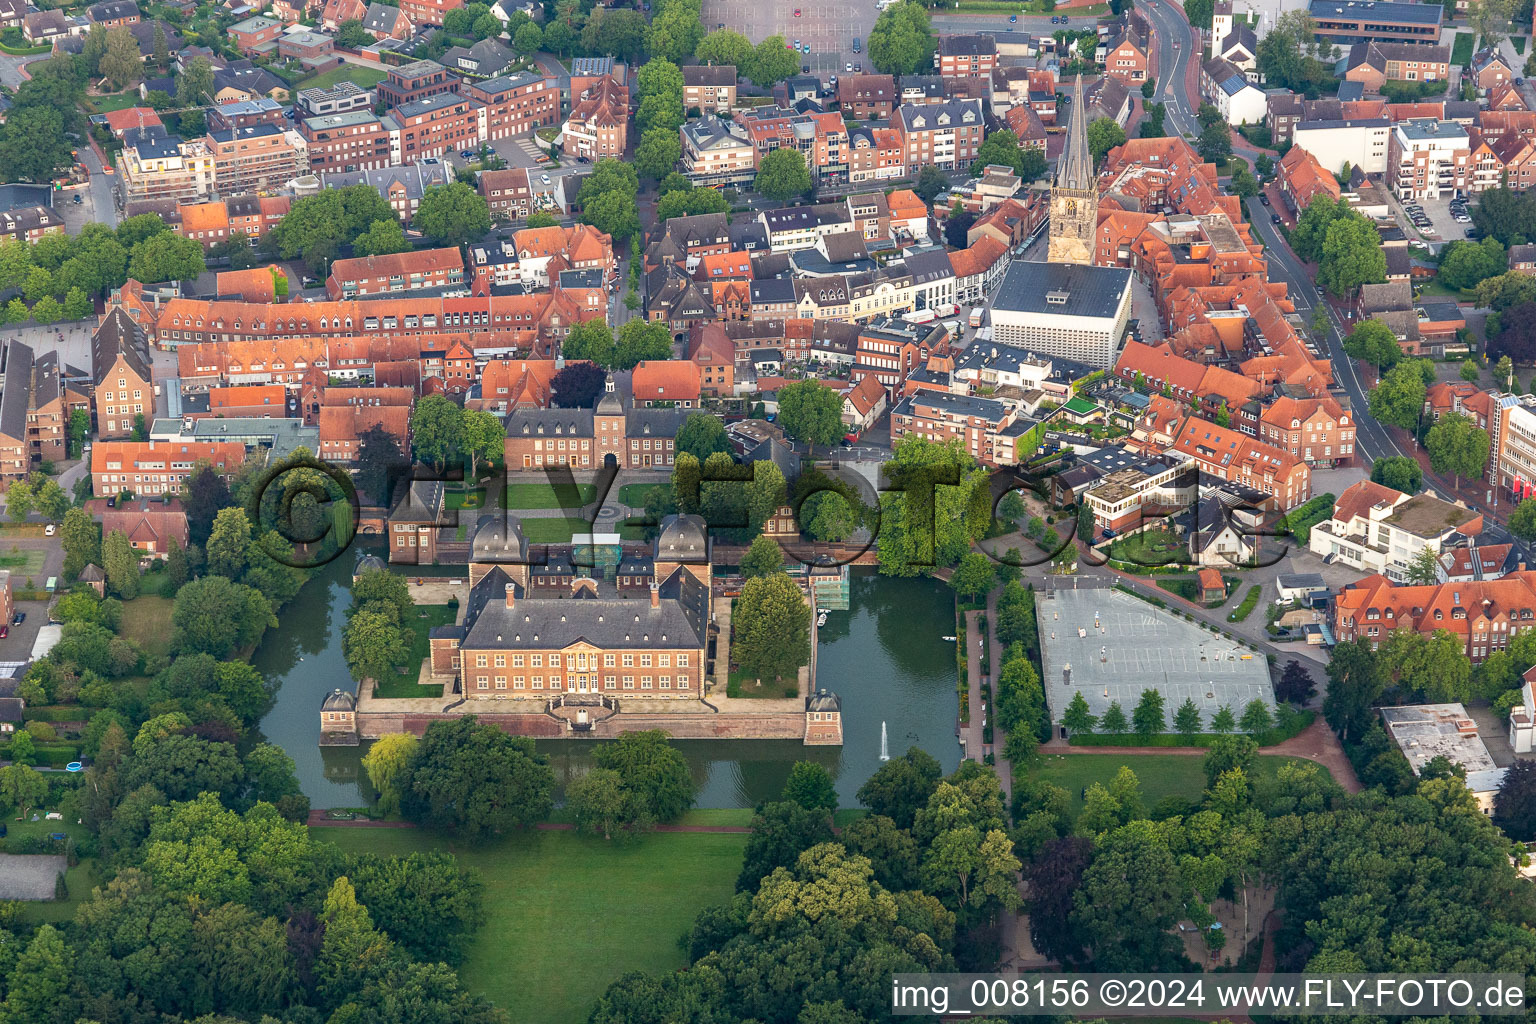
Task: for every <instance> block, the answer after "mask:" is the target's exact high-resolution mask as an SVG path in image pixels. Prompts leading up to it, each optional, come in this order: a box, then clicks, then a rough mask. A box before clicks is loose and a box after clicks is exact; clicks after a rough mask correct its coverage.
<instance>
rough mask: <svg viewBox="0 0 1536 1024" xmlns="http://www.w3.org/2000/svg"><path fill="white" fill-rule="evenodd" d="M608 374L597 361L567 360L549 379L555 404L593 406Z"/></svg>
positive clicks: (566, 407)
mask: <svg viewBox="0 0 1536 1024" xmlns="http://www.w3.org/2000/svg"><path fill="white" fill-rule="evenodd" d="M589 322H592V321H589ZM597 322H601V321H597ZM610 344H611V338H610ZM607 376H608V375H607V374H606V373H604V372H603V369H602V367H600V366H598V365H596V364H595V363H588V362H585V361H580V362H567V363H566V364H565V366H563V367H561V368H560V370H558V371H557V372H556V373H555V375H554V376H553V377H551V378H550V381H549V390H550V392H551V394H552V397H553V401H554V404H555V405H557V406H559V407H560V408H562V409H590V408H592V406H593V404H594V403H595V402H596V401H597V396H598V395H600V394H602V393H603V383H604V381H605V380H606V379H607ZM724 429H725V428H723V427H722V428H721V430H724Z"/></svg>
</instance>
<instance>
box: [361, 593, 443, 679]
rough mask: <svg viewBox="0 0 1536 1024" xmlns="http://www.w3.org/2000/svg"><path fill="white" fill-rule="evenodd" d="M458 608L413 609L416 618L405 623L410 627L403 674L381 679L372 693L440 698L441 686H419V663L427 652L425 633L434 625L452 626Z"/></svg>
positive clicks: (437, 606) (429, 607)
mask: <svg viewBox="0 0 1536 1024" xmlns="http://www.w3.org/2000/svg"><path fill="white" fill-rule="evenodd" d="M458 611H459V610H458V608H456V607H450V606H449V605H446V604H424V605H417V606H416V613H417V614H416V617H415V618H413V619H411V620H410V621H408V622H407V623H406V625H407V626H410V627H411V653H410V654H409V655H407V656H406V659H405V672H404V673H403V674H401V675H397V676H395V677H394V678H393V679H381V680H379V681H378V687H377V689H376V690H375V693H376V694H377V695H378V696H380V697H441V696H442V695H443V688H442V687H441V686H422V685H421V684H420V683H418V682H416V680H417V679H418V678H420V673H421V663H422V662H423V661H425V660H426V657H427V653H428V649H429V648H428V643H427V640H428V634H429V633H430V632H431V631H432V627H434V626H451V625H453V620H454V619H455V618H456V617H457V615H458Z"/></svg>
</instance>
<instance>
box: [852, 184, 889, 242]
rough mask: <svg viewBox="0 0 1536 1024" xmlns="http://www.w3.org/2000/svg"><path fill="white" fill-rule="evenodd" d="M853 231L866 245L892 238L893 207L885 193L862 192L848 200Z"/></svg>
mask: <svg viewBox="0 0 1536 1024" xmlns="http://www.w3.org/2000/svg"><path fill="white" fill-rule="evenodd" d="M847 205H848V217H849V219H850V220H852V221H853V230H854V231H855V232H856V233H857V234H858V236H859V237H860V238H862V239H864V241H865V242H866V243H868V242H872V241H874V240H876V239H880V238H889V237H891V206H890V203H888V202H887V201H886V198H885V193H884V192H860V193H858V194H856V195H851V196H849V197H848V199H847Z"/></svg>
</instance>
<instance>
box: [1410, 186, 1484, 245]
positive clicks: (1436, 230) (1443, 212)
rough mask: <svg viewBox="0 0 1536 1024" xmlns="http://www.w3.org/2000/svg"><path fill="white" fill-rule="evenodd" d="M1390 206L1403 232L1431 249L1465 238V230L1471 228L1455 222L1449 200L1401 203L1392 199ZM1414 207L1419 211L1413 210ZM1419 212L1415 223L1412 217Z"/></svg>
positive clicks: (1469, 224) (1422, 200)
mask: <svg viewBox="0 0 1536 1024" xmlns="http://www.w3.org/2000/svg"><path fill="white" fill-rule="evenodd" d="M1392 204H1393V207H1394V209H1393V213H1394V214H1395V215H1396V216H1397V221H1398V223H1399V224H1401V225H1402V226H1403V230H1404V231H1406V232H1408V237H1409V238H1421V239H1423V240H1424V241H1425V242H1428V243H1430V245H1431V248H1434V249H1438V248H1439V247H1440V245H1442V244H1444V243H1446V242H1454V241H1456V240H1457V239H1459V238H1466V237H1467V230H1468V229H1469V228H1471V227H1472V225H1471V223H1470V222H1468V223H1460V222H1458V221H1457V220H1456V218H1455V215H1454V214H1453V213H1452V212H1451V200H1450V199H1449V198H1442V199H1420V200H1409V201H1408V202H1401V203H1400V202H1399V201H1398V200H1397V199H1395V198H1394V199H1393V200H1392ZM1414 206H1417V207H1418V208H1419V209H1418V210H1414V209H1413V207H1414ZM1420 211H1422V217H1421V218H1420V219H1419V220H1418V221H1415V220H1414V218H1413V215H1414V214H1415V213H1416V212H1420ZM1426 220H1427V221H1428V222H1429V224H1428V226H1427V227H1426V226H1425V224H1424V221H1426Z"/></svg>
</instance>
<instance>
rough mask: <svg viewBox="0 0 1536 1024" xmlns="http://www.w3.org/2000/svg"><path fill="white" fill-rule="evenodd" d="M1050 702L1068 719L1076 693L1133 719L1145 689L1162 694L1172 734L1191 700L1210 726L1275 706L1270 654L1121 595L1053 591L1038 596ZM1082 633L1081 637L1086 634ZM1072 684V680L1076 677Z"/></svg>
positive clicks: (1097, 708)
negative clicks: (1225, 711)
mask: <svg viewBox="0 0 1536 1024" xmlns="http://www.w3.org/2000/svg"><path fill="white" fill-rule="evenodd" d="M1035 618H1036V621H1037V623H1038V626H1039V630H1040V661H1041V668H1042V670H1043V672H1044V680H1043V681H1044V685H1045V695H1046V701H1047V702H1048V703H1049V705H1050V708H1051V715H1052V716H1053V718H1054V719H1056V720H1058V721H1059V720H1060V718H1061V715H1062V713H1063V712H1064V711H1065V710H1066V707H1067V704H1068V703H1069V702H1070V701H1071V700H1072V695H1073V694H1074V693H1081V694H1082V695H1083V699H1084V700H1086V701H1087V702H1088V707H1089V709H1090V710H1092V712H1093V713H1094V714H1095V715H1102V714H1103V713H1104V711H1105V709H1106V708H1108V707H1109V705H1110V703H1111V702H1114V701H1118V702H1119V704H1120V709H1121V710H1122V711H1124V712H1125V715H1126V718H1127V719H1129V718H1130V715H1131V712H1132V711H1133V710H1134V709H1135V707H1136V702H1137V701H1139V700H1140V699H1141V691H1143V690H1147V689H1155V690H1158V691H1160V692H1161V693H1162V695H1163V701H1164V709H1163V710H1164V718H1165V719H1166V720H1167V726H1166V730H1165V731H1168V732H1172V731H1173V713H1174V711H1176V710H1177V709H1178V707H1179V705H1180V704H1182V703H1184V701H1185V699H1186V698H1188V699H1192V700H1193V701H1194V702H1195V706H1196V707H1198V708H1199V709H1200V715H1201V722H1202V724H1208V723H1209V722H1210V719H1211V716H1212V715H1214V714H1215V713H1216V710H1217V709H1218V708H1220V707H1221V706H1222V705H1229V706H1230V707H1231V708H1232V713H1233V714H1234V715H1237V716H1239V717H1240V716H1241V715H1242V713H1243V708H1244V707H1246V706H1247V704H1248V703H1249V702H1250V701H1253V700H1262V701H1263V702H1264V703H1265V704H1267V705H1270V706H1271V707H1273V706H1274V703H1275V693H1274V688H1273V687H1272V686H1271V685H1270V681H1269V663H1268V662H1267V661H1265V659H1264V656H1263V655H1262V654H1257V653H1255V652H1254V651H1253V650H1252V649H1251V648H1248V647H1244V646H1243V645H1242V644H1239V643H1237V642H1236V641H1234V640H1232V639H1230V638H1228V637H1226V636H1224V635H1222V634H1220V633H1212V632H1210V631H1209V630H1206V629H1202V628H1201V627H1199V626H1197V625H1195V624H1194V623H1191V622H1185V621H1184V620H1183V619H1182V618H1180V617H1178V616H1175V615H1173V614H1172V613H1170V612H1168V611H1165V610H1163V609H1161V608H1157V607H1154V606H1153V605H1151V604H1148V603H1147V602H1145V601H1142V600H1140V599H1139V598H1136V597H1132V596H1131V595H1129V594H1124V593H1121V592H1120V591H1118V590H1099V589H1094V590H1048V591H1042V592H1039V593H1037V594H1036V595H1035ZM1080 632H1081V635H1079V633H1080ZM1069 667H1070V669H1071V671H1070V679H1071V682H1070V684H1069V683H1066V682H1064V680H1065V679H1067V678H1068V677H1069V673H1068V671H1067V670H1068V668H1069Z"/></svg>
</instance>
